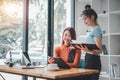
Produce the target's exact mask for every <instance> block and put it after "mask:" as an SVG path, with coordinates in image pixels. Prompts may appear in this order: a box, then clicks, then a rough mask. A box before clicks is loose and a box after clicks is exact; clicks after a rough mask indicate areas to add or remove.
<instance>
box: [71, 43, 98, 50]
mask: <svg viewBox="0 0 120 80" xmlns="http://www.w3.org/2000/svg"><path fill="white" fill-rule="evenodd" d="M70 44H71V45H73V46H74V47H75V45H79V46H80V45H82V46H86V47H87V48H88V49H89V50H100V49H99V48H98V47H97V45H96V44H89V43H74V42H71V43H70ZM75 48H76V47H75ZM76 49H78V48H76Z"/></svg>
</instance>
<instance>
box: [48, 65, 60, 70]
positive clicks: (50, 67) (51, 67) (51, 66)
mask: <svg viewBox="0 0 120 80" xmlns="http://www.w3.org/2000/svg"><path fill="white" fill-rule="evenodd" d="M47 68H48V70H57V69H59V67H58V65H57V64H48V66H47Z"/></svg>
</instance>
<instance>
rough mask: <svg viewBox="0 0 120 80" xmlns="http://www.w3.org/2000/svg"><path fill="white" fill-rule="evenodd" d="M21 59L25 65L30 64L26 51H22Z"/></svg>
mask: <svg viewBox="0 0 120 80" xmlns="http://www.w3.org/2000/svg"><path fill="white" fill-rule="evenodd" d="M23 61H24V63H25V65H26V66H30V65H31V60H30V58H29V55H28V53H27V52H23Z"/></svg>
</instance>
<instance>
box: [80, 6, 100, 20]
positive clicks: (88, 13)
mask: <svg viewBox="0 0 120 80" xmlns="http://www.w3.org/2000/svg"><path fill="white" fill-rule="evenodd" d="M82 15H85V16H87V17H89V18H91V16H92V15H93V16H94V17H95V18H94V21H97V18H98V16H97V13H96V12H95V11H94V10H93V9H92V8H91V6H90V5H86V6H85V10H84V11H83V12H82V14H81V16H82Z"/></svg>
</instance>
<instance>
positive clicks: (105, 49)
mask: <svg viewBox="0 0 120 80" xmlns="http://www.w3.org/2000/svg"><path fill="white" fill-rule="evenodd" d="M102 50H103V54H104V55H107V54H108V51H107V48H106V46H105V45H104V44H103V45H102Z"/></svg>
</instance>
